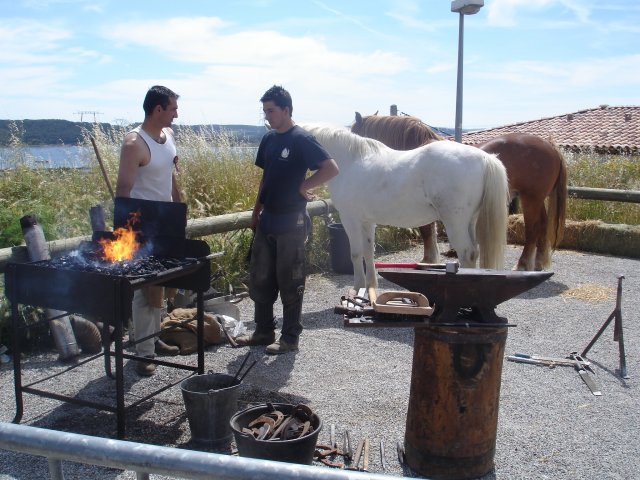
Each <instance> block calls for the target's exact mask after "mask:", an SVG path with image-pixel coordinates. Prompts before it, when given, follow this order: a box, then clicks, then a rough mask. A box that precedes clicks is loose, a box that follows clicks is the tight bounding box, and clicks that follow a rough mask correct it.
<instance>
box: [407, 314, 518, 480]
mask: <svg viewBox="0 0 640 480" xmlns="http://www.w3.org/2000/svg"><path fill="white" fill-rule="evenodd" d="M506 339H507V328H505V327H497V328H466V327H457V326H456V327H440V328H432V327H426V328H416V329H415V340H414V352H413V367H412V376H411V392H410V396H409V407H408V413H407V424H406V431H405V459H406V462H407V463H408V465H409V466H410V467H411V468H412V469H414V470H415V471H417V472H419V473H420V474H422V475H425V476H426V477H428V478H433V479H445V480H452V479H471V478H476V477H480V476H482V475H485V474H487V473H489V472H490V471H492V470H493V468H494V463H493V460H494V454H495V447H496V434H497V428H498V405H499V398H500V381H501V375H502V363H503V358H504V347H505V343H506Z"/></svg>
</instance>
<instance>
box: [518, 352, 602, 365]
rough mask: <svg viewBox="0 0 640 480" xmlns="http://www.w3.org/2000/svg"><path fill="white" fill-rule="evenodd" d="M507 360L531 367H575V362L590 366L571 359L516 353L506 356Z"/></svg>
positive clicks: (585, 362) (583, 361) (587, 363)
mask: <svg viewBox="0 0 640 480" xmlns="http://www.w3.org/2000/svg"><path fill="white" fill-rule="evenodd" d="M507 360H510V361H512V362H520V363H530V364H533V365H546V366H548V367H555V366H568V367H575V366H576V362H577V363H580V364H582V365H584V366H590V365H591V363H590V362H588V361H586V360H584V359H582V360H576V359H571V358H555V357H543V356H541V355H528V354H526V353H518V352H516V353H514V354H513V355H509V356H507Z"/></svg>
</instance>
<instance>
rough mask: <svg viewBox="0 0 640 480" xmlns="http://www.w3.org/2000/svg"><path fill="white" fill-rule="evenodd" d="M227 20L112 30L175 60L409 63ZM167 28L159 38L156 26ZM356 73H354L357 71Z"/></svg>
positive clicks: (337, 67) (268, 64)
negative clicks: (233, 27) (233, 26)
mask: <svg viewBox="0 0 640 480" xmlns="http://www.w3.org/2000/svg"><path fill="white" fill-rule="evenodd" d="M225 26H226V24H225V22H223V21H222V20H220V19H218V18H215V17H174V18H172V19H170V20H166V21H161V22H146V23H144V22H143V23H140V22H137V23H136V24H135V27H134V25H133V24H128V23H127V24H118V25H114V26H113V27H112V28H110V29H109V31H108V32H107V33H106V34H107V35H108V37H109V38H110V39H111V40H113V41H116V42H117V43H118V44H120V45H123V46H124V45H127V44H134V45H140V46H144V47H146V48H149V49H152V50H155V51H156V52H158V53H160V54H162V55H165V56H167V57H169V58H171V59H173V60H175V61H180V62H190V63H196V64H203V65H216V66H230V65H231V66H236V67H245V66H253V67H261V68H267V69H270V68H272V67H274V66H277V67H279V66H280V65H287V66H295V68H297V69H302V70H304V69H312V70H306V72H305V73H306V74H307V75H308V73H309V71H318V72H322V71H323V70H325V69H331V70H333V71H334V74H335V73H336V71H338V72H341V73H344V74H349V73H348V72H359V73H358V74H359V75H368V74H371V73H376V74H381V75H393V74H397V73H399V72H401V71H402V70H404V69H406V68H407V67H408V66H409V64H410V63H409V60H408V59H407V58H405V57H404V56H401V55H398V54H395V53H392V52H385V51H381V50H377V51H373V52H371V53H366V54H351V53H344V52H338V51H333V50H331V49H329V48H328V47H327V46H326V44H325V42H324V40H323V39H322V38H321V37H312V36H298V37H294V36H290V35H285V34H282V33H280V32H277V31H275V30H244V31H238V32H235V33H226V29H225ZM157 31H162V32H163V41H162V42H158V41H157V37H156V36H155V32H157ZM351 74H353V73H351Z"/></svg>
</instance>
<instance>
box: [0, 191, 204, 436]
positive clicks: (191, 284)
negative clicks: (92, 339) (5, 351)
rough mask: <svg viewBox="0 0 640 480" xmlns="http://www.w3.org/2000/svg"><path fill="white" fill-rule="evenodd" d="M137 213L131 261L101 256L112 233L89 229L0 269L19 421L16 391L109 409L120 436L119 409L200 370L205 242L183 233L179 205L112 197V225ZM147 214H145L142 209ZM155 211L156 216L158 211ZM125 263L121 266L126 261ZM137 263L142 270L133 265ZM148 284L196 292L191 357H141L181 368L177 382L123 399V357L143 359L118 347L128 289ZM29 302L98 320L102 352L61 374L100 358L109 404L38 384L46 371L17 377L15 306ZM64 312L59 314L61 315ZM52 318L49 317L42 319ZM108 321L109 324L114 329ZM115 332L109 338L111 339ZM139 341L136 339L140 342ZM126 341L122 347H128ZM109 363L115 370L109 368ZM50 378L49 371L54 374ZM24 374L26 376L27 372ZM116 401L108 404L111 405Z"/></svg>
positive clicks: (20, 411) (20, 410)
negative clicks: (71, 243)
mask: <svg viewBox="0 0 640 480" xmlns="http://www.w3.org/2000/svg"><path fill="white" fill-rule="evenodd" d="M132 211H143V217H142V218H143V220H142V224H141V225H140V230H139V238H140V240H141V242H140V243H141V246H142V248H141V250H140V252H144V253H143V254H140V255H139V256H138V258H136V259H135V260H132V261H130V262H107V261H105V260H104V259H102V258H99V255H98V254H97V253H96V252H100V251H101V248H100V240H102V239H105V238H112V236H113V233H112V232H95V233H94V238H93V240H92V241H91V242H86V243H85V244H84V245H82V246H81V248H80V249H79V250H80V251H79V252H75V253H74V254H73V255H70V256H64V257H61V258H55V259H49V260H41V261H36V262H29V263H10V264H8V265H7V267H6V269H5V293H6V296H7V298H8V299H9V301H10V303H11V326H12V329H13V331H14V335H13V352H14V386H15V398H16V415H15V418H14V422H15V423H18V422H20V420H21V419H22V416H23V413H24V412H23V409H24V407H23V394H25V393H28V394H33V395H38V396H42V397H48V398H53V399H56V400H60V401H63V402H68V403H74V404H78V405H82V406H88V407H92V408H96V409H99V410H105V411H108V412H113V413H115V414H116V418H117V435H118V437H119V438H122V437H124V435H125V413H126V410H127V409H130V408H132V407H134V406H136V405H138V404H140V403H142V402H144V401H146V400H148V399H149V398H151V397H153V396H155V395H157V394H159V393H161V392H162V391H164V390H166V389H168V388H170V387H172V386H173V385H175V384H176V383H178V382H180V381H182V380H184V379H185V378H187V377H188V376H191V375H194V374H196V373H197V374H203V373H204V340H203V338H204V292H206V291H207V290H208V289H209V287H210V272H211V265H210V256H211V255H210V249H209V246H208V245H207V243H206V242H203V241H200V240H190V239H186V238H185V234H184V232H185V226H186V205H184V204H177V203H172V202H151V201H146V200H134V199H120V198H116V200H115V212H116V215H115V220H114V227H115V228H118V227H121V226H122V225H124V224H125V222H126V220H125V219H126V217H127V216H128V212H132ZM144 212H146V217H145V213H144ZM160 212H162V214H160ZM125 263H126V265H125ZM141 265H143V266H144V268H142V269H141V268H140V266H141ZM147 286H163V287H170V288H178V289H185V290H191V291H194V292H196V294H197V296H196V307H197V313H196V319H197V363H196V364H195V365H193V364H192V363H193V362H191V363H188V362H186V361H185V362H179V361H174V362H169V361H164V360H158V359H148V358H144V361H151V362H153V363H156V364H159V365H164V366H167V367H171V368H176V369H179V370H183V371H185V372H187V375H186V376H184V377H181V378H180V379H179V380H178V382H175V381H174V382H172V383H170V384H165V385H161V386H160V387H159V388H157V389H156V390H155V391H154V392H152V393H151V394H149V395H146V396H145V397H144V398H139V399H137V400H136V401H134V402H132V403H130V404H128V405H126V404H125V387H124V360H125V359H131V360H142V359H141V358H140V357H138V356H137V355H134V354H129V353H125V351H124V347H125V345H124V341H123V330H124V327H125V326H126V324H127V322H128V321H129V318H130V317H131V310H132V307H131V302H132V300H133V295H134V292H135V291H136V290H138V289H141V288H143V287H147ZM20 304H22V305H32V306H37V307H43V308H50V309H55V310H59V311H61V312H68V313H76V314H81V315H87V316H88V317H90V318H95V319H99V320H100V321H102V322H103V325H104V328H103V331H102V346H103V351H102V352H101V353H99V354H97V355H94V356H92V357H89V358H85V359H83V360H82V361H80V362H77V363H76V364H75V365H71V366H70V367H69V368H67V369H66V370H64V371H63V372H62V374H69V373H70V372H71V371H72V370H73V369H75V368H78V367H81V366H82V365H83V364H85V363H87V362H89V361H93V360H96V359H99V358H100V357H104V365H105V372H106V374H107V376H108V377H110V378H113V379H115V383H116V398H115V402H113V401H112V402H110V403H108V402H106V401H105V402H96V401H89V400H87V399H84V398H79V397H78V396H69V395H63V394H61V393H59V392H57V391H55V389H53V388H49V389H47V388H45V387H44V385H46V383H45V382H46V381H47V380H50V379H51V378H52V376H49V377H45V378H39V379H32V378H30V379H29V381H28V382H26V383H25V382H23V380H24V379H23V372H22V361H21V345H20V341H19V337H20V336H19V335H18V333H17V332H18V331H20V329H22V328H26V327H25V325H21V323H20V316H19V313H18V307H19V305H20ZM65 315H66V313H65ZM49 320H51V319H49ZM109 326H112V327H113V329H114V333H113V335H111V334H110V332H109ZM112 337H113V338H114V340H113V344H111V338H112ZM142 340H145V339H137V341H142ZM134 344H135V343H134V342H128V345H129V346H131V345H134ZM112 364H114V365H115V374H114V372H113V371H112ZM54 376H55V375H54ZM30 377H31V375H30ZM114 403H115V404H114Z"/></svg>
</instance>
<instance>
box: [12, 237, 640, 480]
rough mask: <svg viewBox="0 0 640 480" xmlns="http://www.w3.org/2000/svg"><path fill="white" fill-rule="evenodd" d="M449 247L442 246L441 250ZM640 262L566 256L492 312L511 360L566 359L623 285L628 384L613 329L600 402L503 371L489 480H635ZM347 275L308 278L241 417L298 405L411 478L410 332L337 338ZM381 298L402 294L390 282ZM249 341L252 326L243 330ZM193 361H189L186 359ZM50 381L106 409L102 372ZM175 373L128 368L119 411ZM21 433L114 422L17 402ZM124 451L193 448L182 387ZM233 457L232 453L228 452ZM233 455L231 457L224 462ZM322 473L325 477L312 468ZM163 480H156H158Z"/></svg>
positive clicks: (228, 354)
mask: <svg viewBox="0 0 640 480" xmlns="http://www.w3.org/2000/svg"><path fill="white" fill-rule="evenodd" d="M444 248H445V246H444V245H443V246H441V250H444ZM519 252H520V247H509V249H508V251H507V254H506V255H507V263H508V264H509V265H511V264H513V263H515V259H516V256H517V255H518V254H519ZM418 255H419V249H414V250H411V251H407V252H402V253H397V254H392V255H381V254H379V255H378V257H379V258H380V259H382V260H387V261H409V260H416V259H417V257H418ZM639 267H640V261H638V260H631V259H626V258H616V257H609V256H604V255H590V254H585V253H579V252H573V251H566V250H563V251H559V252H556V253H555V255H554V262H553V270H554V272H555V273H554V275H553V277H551V279H550V280H548V281H546V282H545V283H543V284H542V285H540V286H538V287H536V288H535V289H533V290H530V291H529V292H526V293H524V294H522V295H520V296H519V297H517V298H514V299H512V300H509V301H507V302H505V303H503V304H501V305H500V306H499V307H498V309H497V312H498V314H499V315H501V316H504V317H507V318H508V319H509V321H510V322H511V323H514V324H517V327H514V328H510V329H509V334H508V339H507V345H506V353H507V354H512V353H514V352H526V353H533V354H539V355H547V356H556V357H564V356H565V355H566V354H568V353H569V352H571V351H575V350H577V351H581V350H582V349H584V348H585V347H586V346H587V344H588V343H589V341H590V340H591V339H592V338H593V337H594V335H595V334H596V332H597V331H598V329H599V328H600V326H601V325H602V324H603V323H604V322H605V320H606V319H607V318H608V317H609V315H610V314H611V313H612V311H613V309H614V307H615V290H616V287H617V282H618V280H617V276H618V275H619V274H624V275H625V277H626V278H625V280H624V281H623V301H622V316H623V321H624V341H625V346H626V352H627V356H626V360H627V368H628V372H629V375H630V377H631V378H630V379H628V380H624V379H621V378H620V376H619V374H618V373H617V372H616V369H617V368H618V365H619V358H620V357H619V353H618V344H617V343H615V342H614V341H613V325H611V326H610V327H609V328H608V329H607V330H606V331H605V332H604V334H603V335H602V336H601V337H600V339H599V340H598V342H596V344H595V345H594V347H593V348H592V349H591V352H590V354H589V358H590V360H591V361H592V362H593V364H594V367H595V369H596V372H597V375H596V377H597V381H598V383H599V384H600V386H601V388H602V392H603V394H602V396H599V397H596V396H593V395H592V394H591V393H590V391H589V389H588V388H587V386H586V385H585V384H584V383H583V382H582V380H581V379H580V377H579V375H578V374H577V372H576V371H575V370H573V369H572V368H570V367H557V368H555V369H550V368H546V367H539V366H535V365H526V364H520V363H513V362H508V361H505V362H504V366H503V371H502V387H501V394H500V408H499V422H498V431H497V444H496V453H495V471H494V472H492V473H490V474H488V475H486V476H485V477H484V480H488V479H496V478H497V479H554V480H562V479H567V480H569V479H572V480H573V479H576V478H583V479H596V478H597V479H628V478H639V474H638V472H639V471H640V461H639V460H638V458H640V443H639V442H638V433H637V432H638V428H637V425H638V424H639V421H640V406H639V405H640V395H639V394H638V388H637V381H636V377H637V375H638V372H639V371H640V361H639V359H638V342H639V340H640V327H639V325H638V314H637V312H638V311H639V310H640V295H638V292H639V291H640V290H639V287H640V277H639V275H638V271H639ZM351 281H352V280H351V277H350V276H348V275H334V274H327V275H312V276H311V277H310V278H309V281H308V294H307V296H306V299H305V308H304V323H305V331H304V332H303V335H302V339H301V350H300V352H298V353H296V354H288V355H284V356H279V357H271V356H266V355H264V348H263V347H254V348H252V351H253V352H254V354H255V355H256V358H258V360H259V361H258V364H257V365H256V366H255V368H254V369H253V370H252V371H251V373H250V374H249V375H248V376H247V378H246V379H245V381H244V385H243V386H242V389H241V390H242V391H241V395H240V404H239V407H240V408H244V407H245V406H246V405H248V404H249V403H251V402H255V403H262V402H265V401H285V402H288V403H297V402H304V403H307V404H308V405H310V406H311V407H312V408H313V409H314V410H315V411H316V412H317V413H318V415H319V416H320V417H321V418H322V420H323V422H324V428H323V430H322V431H321V432H320V437H319V439H320V441H321V442H326V441H328V439H329V426H330V424H335V425H336V430H337V432H338V433H339V434H340V435H341V434H342V432H343V431H344V430H345V429H348V430H350V432H351V434H352V438H353V439H354V441H355V442H357V441H358V440H359V439H361V438H363V437H364V436H367V437H368V438H370V440H371V443H372V448H371V458H370V470H371V471H373V472H378V473H381V472H382V465H381V461H380V455H379V443H380V440H381V439H382V440H383V441H384V443H385V445H386V447H387V448H386V463H387V470H386V472H385V473H387V474H389V475H393V476H401V475H404V476H419V475H418V474H416V473H415V472H412V471H411V470H410V469H409V468H407V467H406V466H403V465H400V464H399V462H398V460H397V457H396V454H395V445H396V442H397V441H398V440H402V439H403V438H404V432H405V421H406V413H407V404H408V399H409V385H410V379H411V372H412V353H413V337H414V332H413V330H412V329H410V328H406V329H405V328H394V329H391V328H386V329H382V328H381V329H377V328H376V329H364V328H358V329H354V328H344V327H343V322H342V318H341V317H339V316H338V315H335V314H334V313H333V307H334V305H335V304H336V303H337V302H338V300H339V298H340V295H342V294H344V293H345V292H346V290H347V288H348V287H349V285H350V283H351ZM380 287H381V289H383V290H390V289H397V287H396V286H395V285H391V284H389V283H387V282H385V281H381V285H380ZM240 309H241V312H242V319H243V320H245V321H246V320H248V319H250V318H251V310H252V304H251V302H250V301H249V300H244V301H243V302H241V303H240ZM247 326H248V328H249V329H252V328H253V323H252V322H247ZM247 351H248V349H246V348H243V349H232V348H230V347H229V346H228V345H223V346H217V347H212V348H210V349H209V350H208V351H207V353H206V369H207V370H208V371H212V372H225V373H226V372H229V373H235V372H236V371H237V369H238V367H239V366H240V363H241V362H242V360H243V358H244V355H245V354H246V352H247ZM187 360H188V361H193V357H191V358H188V359H187ZM62 368H63V366H62V365H61V364H60V362H58V361H57V360H56V355H55V353H46V354H42V355H35V356H31V357H29V358H28V359H26V362H25V369H24V373H25V377H27V378H39V377H40V376H41V375H45V374H50V373H53V372H57V371H60V370H61V369H62ZM74 372H75V373H74V374H72V375H66V376H65V375H62V376H59V377H56V380H55V386H54V387H55V388H56V389H58V390H59V391H62V392H65V393H68V394H69V393H70V394H74V393H77V394H78V395H84V396H86V398H102V399H104V398H113V391H114V386H113V382H112V381H110V380H108V379H106V378H105V377H104V370H103V366H102V362H101V361H95V362H92V363H90V364H87V366H86V367H82V368H79V369H76V370H74ZM173 377H174V371H173V370H169V369H167V368H161V369H160V370H159V372H158V374H157V375H156V376H155V377H153V378H152V379H140V378H139V377H137V376H136V375H135V373H134V372H133V365H128V366H127V367H126V388H127V399H128V400H131V399H135V398H139V397H141V396H143V395H144V393H145V392H146V391H148V390H149V389H150V388H151V387H152V386H155V385H156V384H158V383H159V382H160V381H164V380H170V379H171V378H173ZM14 402H15V400H14V394H13V372H12V370H11V369H10V368H7V367H6V366H3V367H2V369H0V405H1V407H0V421H11V420H12V419H13V416H14V405H15V403H14ZM22 423H23V424H27V425H34V426H40V427H45V428H53V429H59V430H64V431H70V432H78V433H83V434H92V435H98V436H103V437H108V438H114V436H115V418H114V416H113V415H112V414H109V413H104V412H97V411H95V410H93V409H90V408H80V407H76V406H72V405H68V404H62V403H60V402H57V401H54V400H48V399H44V398H40V397H34V396H32V395H26V396H25V414H24V418H23V421H22ZM127 428H128V430H127V433H128V437H127V439H128V440H133V441H139V442H144V443H151V444H157V445H164V446H174V447H176V448H197V447H196V446H194V445H193V444H191V443H190V430H189V426H188V422H187V418H186V415H185V409H184V403H183V400H182V395H181V391H180V388H179V386H175V387H172V388H170V389H169V390H167V391H165V392H164V393H163V394H161V395H160V396H158V397H155V398H154V399H152V400H151V401H147V402H145V403H143V404H142V405H140V406H139V407H137V408H135V409H132V410H131V411H130V412H129V413H128V415H127ZM229 447H230V448H231V447H233V445H229ZM223 451H224V452H226V453H229V452H230V451H231V450H230V449H226V450H223ZM319 468H327V467H320V466H319ZM46 469H47V463H46V460H44V459H40V458H36V459H34V458H30V457H27V456H24V455H20V454H14V453H11V452H6V451H2V452H0V478H3V479H5V478H6V479H24V480H26V479H33V478H45V477H46V471H47V470H46ZM65 474H66V478H78V479H79V478H94V479H109V480H111V479H114V480H115V479H133V478H135V474H134V473H133V472H122V471H118V470H113V469H106V468H93V469H89V468H88V467H86V466H82V465H76V464H67V465H65ZM153 478H159V477H153Z"/></svg>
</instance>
